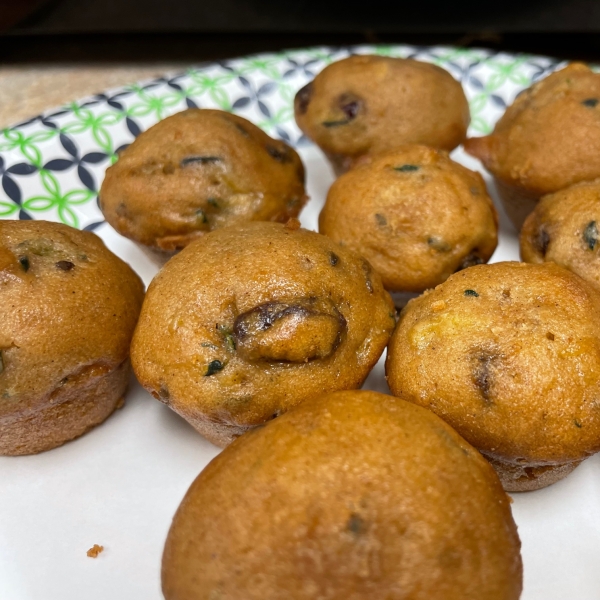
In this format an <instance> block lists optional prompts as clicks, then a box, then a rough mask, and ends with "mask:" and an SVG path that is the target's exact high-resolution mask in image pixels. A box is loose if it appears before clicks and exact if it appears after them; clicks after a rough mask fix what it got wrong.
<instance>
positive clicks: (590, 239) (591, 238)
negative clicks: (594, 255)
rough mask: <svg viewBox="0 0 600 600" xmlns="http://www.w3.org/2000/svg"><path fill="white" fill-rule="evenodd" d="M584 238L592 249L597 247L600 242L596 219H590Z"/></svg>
mask: <svg viewBox="0 0 600 600" xmlns="http://www.w3.org/2000/svg"><path fill="white" fill-rule="evenodd" d="M583 240H584V242H585V243H586V244H587V246H588V248H589V249H590V250H593V249H594V248H595V247H596V243H597V242H598V228H597V227H596V221H590V222H589V223H588V224H587V227H586V228H585V229H584V231H583Z"/></svg>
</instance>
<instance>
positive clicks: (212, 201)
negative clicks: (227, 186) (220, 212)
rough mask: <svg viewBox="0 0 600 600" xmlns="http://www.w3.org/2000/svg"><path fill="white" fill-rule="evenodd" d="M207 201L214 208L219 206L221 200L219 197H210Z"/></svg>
mask: <svg viewBox="0 0 600 600" xmlns="http://www.w3.org/2000/svg"><path fill="white" fill-rule="evenodd" d="M207 202H208V203H209V204H210V205H211V206H212V207H213V208H219V201H218V198H209V199H208V200H207Z"/></svg>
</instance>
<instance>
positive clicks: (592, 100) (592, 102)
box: [581, 98, 599, 108]
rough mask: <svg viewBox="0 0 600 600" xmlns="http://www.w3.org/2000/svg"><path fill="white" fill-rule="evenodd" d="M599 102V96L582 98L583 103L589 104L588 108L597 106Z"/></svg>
mask: <svg viewBox="0 0 600 600" xmlns="http://www.w3.org/2000/svg"><path fill="white" fill-rule="evenodd" d="M598 102H599V100H598V98H586V99H585V100H582V102H581V104H583V105H584V106H587V107H588V108H596V106H598Z"/></svg>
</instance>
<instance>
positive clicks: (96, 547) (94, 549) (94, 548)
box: [87, 544, 104, 558]
mask: <svg viewBox="0 0 600 600" xmlns="http://www.w3.org/2000/svg"><path fill="white" fill-rule="evenodd" d="M103 550H104V546H99V545H98V544H94V545H93V546H92V547H91V548H90V549H89V550H88V551H87V555H88V556H89V557H90V558H97V557H98V554H100V552H102V551H103Z"/></svg>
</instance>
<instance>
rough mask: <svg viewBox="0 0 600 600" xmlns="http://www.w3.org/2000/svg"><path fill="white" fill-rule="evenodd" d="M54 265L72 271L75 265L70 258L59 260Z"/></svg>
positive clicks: (62, 269)
mask: <svg viewBox="0 0 600 600" xmlns="http://www.w3.org/2000/svg"><path fill="white" fill-rule="evenodd" d="M54 266H55V267H56V268H57V269H60V270H61V271H70V270H71V269H72V268H73V267H74V266H75V265H74V264H73V263H72V262H71V261H70V260H59V261H58V262H57V263H56V264H55V265H54Z"/></svg>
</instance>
